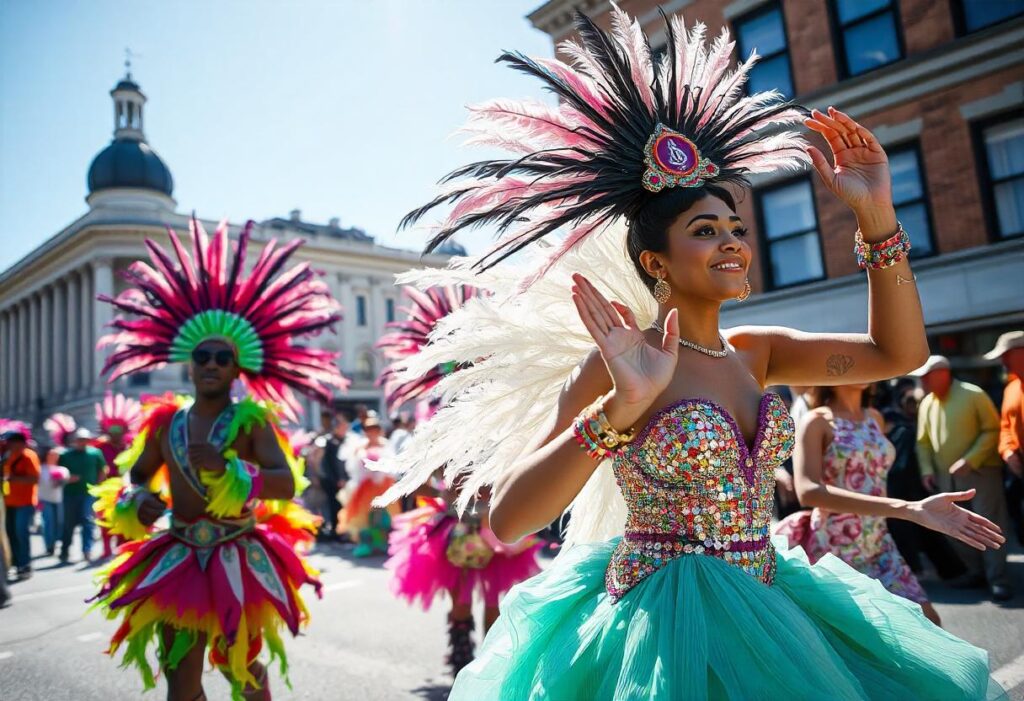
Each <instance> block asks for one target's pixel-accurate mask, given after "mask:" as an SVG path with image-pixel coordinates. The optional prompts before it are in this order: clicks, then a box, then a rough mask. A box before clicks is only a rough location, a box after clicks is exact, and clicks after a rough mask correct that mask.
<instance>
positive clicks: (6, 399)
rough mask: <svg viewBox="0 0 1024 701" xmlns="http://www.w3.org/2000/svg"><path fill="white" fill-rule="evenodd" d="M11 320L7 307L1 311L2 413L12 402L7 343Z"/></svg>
mask: <svg viewBox="0 0 1024 701" xmlns="http://www.w3.org/2000/svg"><path fill="white" fill-rule="evenodd" d="M10 321H11V315H10V313H9V312H8V311H7V310H6V309H4V310H3V311H0V414H4V413H7V407H9V406H10V404H11V398H10V394H11V373H10V365H11V351H10V348H8V345H7V344H8V341H9V340H10V337H11V331H10V328H9V325H10Z"/></svg>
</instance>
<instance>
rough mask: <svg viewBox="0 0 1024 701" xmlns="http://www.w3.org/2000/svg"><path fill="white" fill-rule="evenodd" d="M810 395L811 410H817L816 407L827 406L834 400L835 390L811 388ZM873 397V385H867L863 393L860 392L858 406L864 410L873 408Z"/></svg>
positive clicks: (828, 387)
mask: <svg viewBox="0 0 1024 701" xmlns="http://www.w3.org/2000/svg"><path fill="white" fill-rule="evenodd" d="M810 394H811V408H812V409H817V408H818V407H822V406H825V405H827V404H828V403H829V402H831V401H832V400H833V399H835V398H836V388H835V387H832V386H827V387H811V389H810ZM874 396H875V385H873V384H871V385H868V386H867V388H866V389H865V390H864V391H863V392H861V395H860V405H861V406H862V407H865V408H867V407H870V406H873V404H872V402H871V400H872V399H873V398H874Z"/></svg>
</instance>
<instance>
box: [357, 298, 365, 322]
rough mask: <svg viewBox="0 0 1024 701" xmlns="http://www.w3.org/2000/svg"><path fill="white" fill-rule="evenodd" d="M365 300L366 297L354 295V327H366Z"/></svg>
mask: <svg viewBox="0 0 1024 701" xmlns="http://www.w3.org/2000/svg"><path fill="white" fill-rule="evenodd" d="M366 308H367V300H366V295H356V326H358V327H360V328H362V327H364V326H366V325H367V323H366V321H367V319H366V317H367V314H366Z"/></svg>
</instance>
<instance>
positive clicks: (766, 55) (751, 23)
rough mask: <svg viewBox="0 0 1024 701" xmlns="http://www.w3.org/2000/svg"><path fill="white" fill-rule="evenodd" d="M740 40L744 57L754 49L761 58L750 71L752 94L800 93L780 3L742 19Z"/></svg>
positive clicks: (741, 53) (740, 21)
mask: <svg viewBox="0 0 1024 701" xmlns="http://www.w3.org/2000/svg"><path fill="white" fill-rule="evenodd" d="M736 41H737V42H738V45H739V48H740V56H741V57H742V58H744V59H745V58H746V57H747V56H749V55H750V52H751V51H753V50H754V49H756V50H757V53H758V55H759V56H760V57H761V60H760V61H758V62H757V64H756V65H755V66H754V67H753V69H751V71H750V73H749V76H748V79H747V93H748V94H753V93H757V92H762V91H765V90H772V89H774V90H778V91H779V92H780V93H782V94H783V96H785V97H793V96H794V95H795V94H796V92H795V91H794V90H793V74H792V71H791V70H790V66H789V46H788V44H787V41H786V28H785V23H784V22H783V17H782V7H781V6H780V5H779V4H778V3H772V4H770V5H769V6H768V7H766V8H762V9H758V10H757V11H756V12H754V13H752V14H749V15H746V16H745V17H741V18H740V19H738V20H737V21H736Z"/></svg>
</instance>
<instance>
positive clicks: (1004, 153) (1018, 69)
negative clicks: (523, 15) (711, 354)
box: [529, 0, 1024, 392]
mask: <svg viewBox="0 0 1024 701" xmlns="http://www.w3.org/2000/svg"><path fill="white" fill-rule="evenodd" d="M658 5H659V3H657V2H655V0H620V2H619V6H620V7H621V8H622V9H623V10H625V11H626V12H627V13H628V14H630V15H631V16H633V17H636V18H637V19H639V21H640V22H641V24H642V25H643V26H644V29H645V30H646V31H647V33H648V35H649V36H650V38H651V42H652V45H653V46H655V48H657V47H658V45H659V44H663V42H664V40H665V39H664V36H665V35H664V24H663V22H662V20H661V18H660V16H659V15H658V9H657V8H658ZM660 6H661V9H662V10H664V11H665V13H666V14H669V15H672V14H678V13H681V14H682V15H683V16H684V17H685V18H686V20H687V24H688V25H692V24H693V23H694V22H696V21H698V20H700V21H703V22H704V23H705V24H707V25H708V31H709V35H714V34H717V32H718V31H720V29H721V28H722V27H723V26H728V27H729V30H730V32H731V33H732V35H733V38H734V39H736V42H737V49H738V52H739V54H740V55H741V56H743V57H746V56H747V55H748V54H749V52H750V51H751V49H754V48H756V49H757V52H758V54H759V55H761V56H763V57H764V58H763V59H762V61H761V62H760V63H759V64H758V66H757V67H756V68H755V69H754V71H753V72H752V75H751V80H750V84H751V88H752V89H753V90H766V89H769V88H776V89H778V90H780V91H781V92H783V93H784V94H786V95H787V96H790V97H793V98H795V99H796V100H797V101H798V102H800V103H801V104H803V105H805V106H807V107H809V108H812V107H817V108H819V109H825V108H826V107H828V106H829V105H835V106H836V107H837V108H839V109H842V110H843V111H845V112H847V113H848V114H849V115H850V116H852V117H853V118H854V119H857V120H858V121H860V122H862V123H863V124H864V125H865V126H867V127H868V128H869V129H871V130H872V131H873V133H874V134H875V135H876V136H877V137H878V139H879V140H880V141H881V143H882V144H883V145H884V146H885V148H886V151H887V152H888V154H889V160H890V167H891V170H892V173H893V195H894V200H895V202H896V205H897V214H898V216H899V218H900V219H901V221H902V222H903V223H904V225H905V227H906V228H907V231H908V233H909V234H910V236H911V239H912V242H913V246H914V248H913V251H912V253H911V256H912V258H913V259H914V268H915V272H916V274H917V276H918V285H919V288H920V291H921V295H922V299H923V301H924V307H925V318H926V323H927V324H928V333H929V341H930V344H931V348H932V352H936V353H938V352H941V353H944V354H946V355H949V356H951V357H952V358H953V360H954V364H955V365H956V366H957V368H958V370H959V372H960V374H962V375H965V376H968V377H971V378H973V379H974V380H975V381H978V382H980V383H981V384H983V385H985V386H986V387H988V388H989V389H991V390H993V391H994V392H995V391H998V389H999V386H1000V381H999V373H998V370H997V369H996V368H995V367H994V366H993V364H992V363H986V362H985V361H983V360H981V359H980V357H979V355H980V353H981V352H984V351H985V350H987V349H989V348H991V347H992V345H993V343H994V340H995V337H996V336H997V335H998V334H1000V333H1002V332H1003V331H1007V330H1009V329H1012V328H1021V327H1024V0H1001V1H1000V2H993V1H991V0H856V1H855V0H732V1H731V2H730V1H728V0H668V1H666V2H663V3H660ZM610 7H611V6H610V3H609V2H607V1H606V0H550V1H549V2H547V3H545V4H544V5H542V6H541V7H539V8H538V9H537V10H535V11H534V12H533V13H531V14H530V16H529V19H530V21H531V22H532V23H533V24H534V26H535V27H537V28H538V29H541V30H542V31H544V32H546V33H547V34H549V35H550V36H551V37H552V40H553V41H554V42H556V43H557V42H559V41H561V40H562V39H565V38H569V37H570V35H571V33H572V15H573V12H574V11H575V10H576V9H577V8H578V9H580V10H581V11H583V12H585V13H586V14H587V15H588V16H590V17H593V18H594V19H595V20H596V21H597V23H598V24H600V25H601V26H605V27H607V26H608V23H609V10H610ZM813 136H814V138H815V139H817V138H818V137H817V135H816V134H815V135H813ZM819 147H820V148H822V150H823V151H824V152H825V153H828V148H827V145H826V144H825V143H824V140H820V144H819ZM738 207H739V210H740V212H739V213H740V215H741V216H742V217H743V218H744V220H745V222H746V223H747V224H748V225H749V226H750V228H751V230H752V231H753V232H755V233H756V234H757V236H756V241H755V242H753V246H754V248H755V264H754V266H753V269H752V271H751V275H750V282H751V285H752V286H753V289H754V291H755V294H754V295H752V296H751V297H750V299H749V300H748V301H746V302H744V303H742V304H739V305H730V306H729V307H728V309H727V310H725V311H724V314H723V316H724V323H725V324H726V325H734V324H739V323H761V324H784V325H789V326H794V327H797V328H801V329H805V330H810V331H833V330H836V331H838V330H845V331H850V330H864V329H866V327H867V318H866V313H865V307H866V305H865V301H866V294H865V292H866V282H865V279H864V276H863V275H862V274H860V273H859V272H858V270H857V267H856V263H855V261H854V257H853V254H852V252H851V251H852V241H853V232H854V230H855V228H856V223H855V220H854V217H853V215H852V214H851V213H850V212H849V210H847V209H846V207H845V206H844V205H843V204H842V203H841V202H840V201H839V200H837V199H836V198H835V197H833V196H832V195H831V193H829V192H828V190H827V189H826V188H825V187H824V186H823V185H821V184H820V182H819V181H818V177H817V175H816V174H815V173H813V172H812V171H810V170H808V171H807V172H805V173H802V174H799V175H796V176H794V175H793V174H792V173H789V174H780V175H779V176H769V177H758V178H756V179H754V180H753V188H752V192H750V193H749V194H748V195H747V196H745V197H743V199H742V202H740V203H739V204H738Z"/></svg>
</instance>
